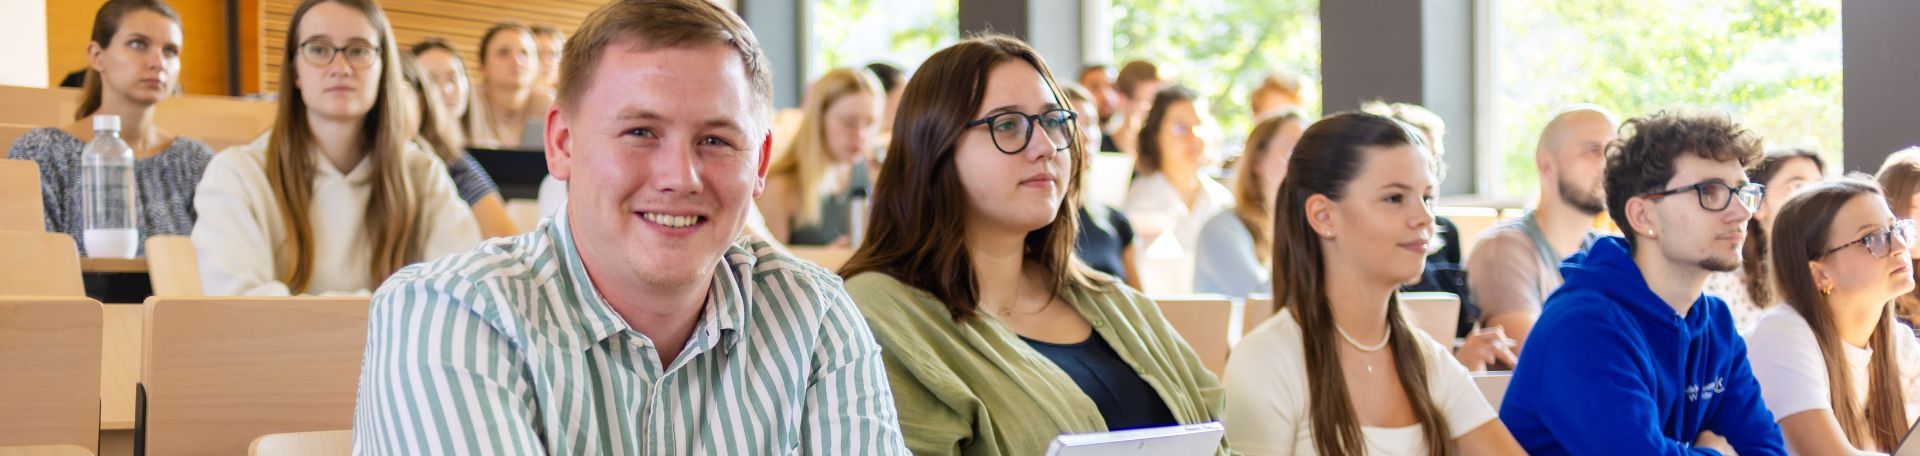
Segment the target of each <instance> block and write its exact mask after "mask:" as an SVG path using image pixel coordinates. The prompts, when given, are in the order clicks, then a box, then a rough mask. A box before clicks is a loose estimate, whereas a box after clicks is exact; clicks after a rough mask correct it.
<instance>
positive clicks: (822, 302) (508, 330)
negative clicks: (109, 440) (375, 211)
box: [353, 210, 907, 455]
mask: <svg viewBox="0 0 1920 456" xmlns="http://www.w3.org/2000/svg"><path fill="white" fill-rule="evenodd" d="M566 214H567V213H566V211H564V210H563V211H561V212H559V213H558V214H556V215H555V216H554V217H553V218H551V219H548V221H547V222H545V223H542V224H541V226H540V228H539V229H537V230H535V231H534V232H533V233H529V234H526V235H521V236H516V237H511V238H501V239H494V240H491V241H488V242H486V243H483V244H482V245H481V246H480V248H479V249H477V250H476V251H473V252H469V253H464V254H459V255H454V256H451V257H447V258H444V259H441V260H438V261H434V262H430V263H426V264H421V265H415V266H411V267H408V268H405V269H402V270H401V271H400V272H398V273H395V274H394V275H393V277H392V278H390V279H388V280H387V282H386V283H385V284H384V285H383V286H381V287H380V291H379V292H378V293H377V294H375V295H374V297H373V309H372V312H371V315H370V316H369V319H370V321H369V322H368V333H367V351H366V358H365V361H364V364H363V366H362V368H361V375H360V392H359V398H358V404H357V406H356V407H355V410H354V436H353V438H354V445H353V449H354V453H355V454H462V455H465V454H475V455H491V454H510V455H522V454H562V455H589V454H601V455H639V454H649V455H692V454H725V455H736V454H737V455H772V454H820V455H828V454H830V455H842V454H846V455H862V454H907V449H906V446H905V444H904V442H903V441H902V439H901V436H900V427H899V420H898V418H897V416H896V412H895V411H894V404H893V394H892V392H891V391H890V390H889V388H888V385H887V376H886V373H885V366H884V364H883V361H882V360H881V357H880V346H879V345H878V344H876V343H875V342H874V339H873V334H872V333H871V332H870V331H869V330H868V328H867V324H866V320H865V319H864V318H862V317H861V315H860V312H859V309H858V308H856V307H855V306H854V305H853V302H852V301H850V300H849V299H848V297H847V293H846V290H845V289H843V288H842V287H841V281H840V278H839V277H837V276H834V275H833V274H831V273H829V272H827V271H826V270H824V269H821V268H820V267H818V266H815V265H813V264H811V263H807V262H803V261H801V260H797V259H794V258H793V257H790V256H788V255H786V254H783V253H780V252H778V251H777V250H776V249H774V248H772V247H770V246H769V245H768V244H767V243H765V242H762V241H759V240H756V239H752V238H742V239H741V240H740V241H738V242H736V243H734V244H733V245H732V246H731V247H730V248H729V249H728V251H727V253H726V254H725V255H723V257H722V260H721V262H720V263H719V264H715V265H714V280H713V285H712V287H711V291H709V295H708V298H707V299H708V300H707V302H708V305H707V306H706V309H705V310H704V314H703V315H702V316H701V318H700V321H699V323H697V324H696V327H695V328H694V331H693V335H692V337H691V338H690V339H689V340H688V341H687V345H686V348H685V350H684V351H683V352H682V354H681V355H680V356H679V357H678V358H676V359H675V360H674V362H673V364H672V365H666V366H663V365H661V363H660V358H659V356H657V354H656V353H655V352H654V349H653V344H652V342H651V341H649V340H648V339H647V338H646V336H643V335H641V334H640V333H639V332H636V331H634V330H633V329H631V328H629V327H628V326H627V324H626V322H625V320H622V319H621V318H620V316H619V315H617V314H615V313H614V312H613V308H612V307H611V306H609V305H608V304H607V302H606V301H605V300H604V299H603V298H602V297H601V296H600V294H599V292H597V291H596V290H595V289H594V288H593V284H592V282H590V281H589V280H588V279H587V273H586V268H585V266H583V265H582V264H581V262H580V258H579V253H578V250H577V248H576V247H575V245H574V243H573V239H572V235H571V232H570V230H569V228H568V223H567V222H566V218H567V217H566Z"/></svg>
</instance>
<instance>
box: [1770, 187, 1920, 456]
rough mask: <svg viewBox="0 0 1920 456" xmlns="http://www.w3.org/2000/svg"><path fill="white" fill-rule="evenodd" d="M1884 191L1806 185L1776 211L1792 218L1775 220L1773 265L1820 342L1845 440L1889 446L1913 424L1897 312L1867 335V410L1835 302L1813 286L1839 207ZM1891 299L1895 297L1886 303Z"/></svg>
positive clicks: (1795, 307)
mask: <svg viewBox="0 0 1920 456" xmlns="http://www.w3.org/2000/svg"><path fill="white" fill-rule="evenodd" d="M1879 196H1880V189H1879V188H1877V187H1875V186H1874V184H1872V183H1869V182H1864V181H1856V180H1841V181H1834V182H1827V183H1822V184H1818V185H1815V186H1814V187H1812V188H1808V189H1804V190H1801V191H1800V193H1799V194H1798V195H1795V196H1794V197H1793V198H1792V199H1789V200H1787V204H1786V206H1783V207H1781V208H1780V213H1779V214H1775V215H1774V216H1775V217H1777V220H1792V221H1793V223H1782V224H1779V225H1775V228H1776V229H1775V230H1774V233H1773V268H1774V271H1775V273H1776V274H1778V276H1777V277H1778V280H1779V281H1780V283H1779V285H1780V294H1781V295H1782V296H1783V297H1785V298H1786V301H1787V305H1789V306H1792V307H1793V310H1794V311H1795V312H1799V313H1800V316H1801V317H1803V318H1805V319H1806V320H1807V326H1809V327H1811V328H1812V329H1813V340H1814V342H1816V343H1818V344H1819V345H1820V355H1821V358H1823V359H1825V360H1826V365H1827V396H1828V399H1829V400H1831V401H1832V402H1833V404H1832V405H1833V417H1834V418H1835V419H1837V420H1839V421H1840V429H1841V430H1842V431H1846V434H1847V440H1848V441H1850V442H1852V443H1853V444H1854V446H1858V447H1862V448H1865V447H1867V443H1869V442H1871V443H1873V444H1875V445H1877V446H1878V448H1880V449H1883V450H1884V449H1891V445H1893V444H1895V443H1898V442H1899V441H1900V436H1901V435H1903V434H1904V433H1905V431H1906V429H1907V411H1906V408H1905V407H1906V406H1905V404H1906V399H1905V398H1904V397H1902V396H1903V394H1902V392H1901V389H1900V384H1899V379H1900V371H1899V368H1900V367H1901V366H1899V365H1897V364H1896V363H1897V362H1898V361H1896V360H1895V359H1894V349H1893V338H1894V337H1897V336H1896V335H1895V334H1896V333H1894V332H1893V312H1891V311H1890V310H1891V309H1887V310H1883V311H1881V312H1880V319H1879V321H1878V322H1876V323H1874V327H1873V336H1872V337H1871V338H1869V339H1868V340H1867V348H1868V349H1871V350H1873V355H1872V358H1871V360H1870V361H1868V362H1867V366H1868V367H1867V376H1868V377H1869V378H1868V379H1867V397H1866V410H1861V409H1860V407H1859V406H1857V405H1855V403H1854V399H1855V398H1854V397H1853V394H1854V392H1853V386H1852V385H1853V370H1852V369H1850V368H1849V366H1848V363H1847V357H1846V352H1845V349H1844V348H1843V347H1842V344H1845V343H1846V342H1844V341H1841V340H1840V336H1839V334H1838V331H1839V330H1838V329H1837V328H1836V327H1835V323H1834V321H1833V320H1834V318H1835V317H1834V315H1833V308H1832V305H1831V304H1829V303H1828V302H1827V297H1826V296H1825V295H1824V294H1822V293H1820V292H1819V291H1818V289H1817V288H1818V287H1817V286H1816V285H1814V283H1813V271H1812V268H1811V267H1810V266H1809V265H1810V264H1811V263H1812V262H1813V261H1816V260H1817V259H1818V257H1819V256H1820V255H1821V254H1822V253H1823V252H1826V251H1827V248H1828V246H1827V235H1828V234H1829V230H1830V229H1832V228H1833V226H1832V225H1833V219H1834V217H1835V215H1836V214H1839V212H1840V208H1841V207H1843V206H1845V205H1846V203H1847V202H1848V201H1852V200H1853V199H1855V198H1860V197H1876V198H1877V197H1879ZM1891 305H1892V303H1891V302H1889V303H1887V305H1886V306H1887V307H1891Z"/></svg>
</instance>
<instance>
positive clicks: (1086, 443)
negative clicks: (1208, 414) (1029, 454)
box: [1047, 421, 1227, 456]
mask: <svg viewBox="0 0 1920 456" xmlns="http://www.w3.org/2000/svg"><path fill="white" fill-rule="evenodd" d="M1226 433H1227V428H1226V427H1224V426H1221V425H1220V422H1218V421H1209V422H1205V423H1198V424H1187V425H1179V426H1166V427H1154V428H1141V429H1130V430H1125V431H1115V432H1094V433H1087V434H1061V435H1060V436H1059V437H1055V438H1054V439H1053V445H1052V446H1050V447H1047V456H1133V455H1142V456H1144V455H1156V456H1158V455H1166V456H1183V455H1194V456H1205V455H1211V454H1214V453H1216V452H1218V451H1220V439H1221V438H1222V437H1224V436H1225V435H1226Z"/></svg>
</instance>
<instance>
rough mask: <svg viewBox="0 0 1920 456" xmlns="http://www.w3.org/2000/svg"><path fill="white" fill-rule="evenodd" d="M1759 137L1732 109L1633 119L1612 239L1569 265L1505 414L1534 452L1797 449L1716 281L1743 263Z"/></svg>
mask: <svg viewBox="0 0 1920 456" xmlns="http://www.w3.org/2000/svg"><path fill="white" fill-rule="evenodd" d="M1759 154H1760V140H1759V138H1757V137H1755V136H1754V135H1753V134H1752V133H1750V132H1748V131H1747V130H1746V129H1743V128H1741V127H1740V126H1739V125H1737V124H1735V123H1734V122H1733V121H1732V120H1731V119H1729V118H1727V117H1726V116H1724V115H1714V114H1698V113H1667V112H1661V113H1656V114H1654V115H1652V116H1648V117H1644V118H1638V119H1634V120H1631V121H1628V122H1627V126H1626V127H1625V128H1624V129H1623V133H1622V137H1621V139H1620V140H1619V141H1616V142H1615V143H1614V145H1613V146H1611V147H1610V150H1609V153H1608V155H1607V157H1606V171H1605V176H1606V178H1605V184H1604V185H1605V192H1606V196H1607V211H1608V214H1609V215H1610V216H1611V217H1612V218H1613V220H1614V223H1617V224H1618V225H1619V226H1620V229H1621V230H1622V231H1624V232H1625V233H1626V237H1625V238H1624V239H1623V238H1617V237H1608V238H1602V239H1600V240H1599V241H1598V242H1596V243H1594V245H1593V246H1592V247H1591V248H1589V249H1588V250H1587V251H1586V252H1584V253H1581V254H1577V255H1574V257H1573V258H1571V259H1568V260H1567V261H1566V264H1565V265H1564V266H1563V267H1562V268H1561V272H1562V274H1564V275H1565V276H1566V284H1565V285H1562V286H1561V287H1560V289H1559V291H1556V292H1554V294H1553V295H1552V296H1551V297H1548V298H1547V302H1546V305H1545V308H1546V310H1545V312H1544V313H1542V314H1541V315H1540V319H1539V322H1538V323H1536V324H1535V325H1534V327H1533V330H1532V332H1531V336H1532V337H1530V338H1529V340H1528V342H1527V349H1526V350H1525V351H1523V352H1522V353H1521V355H1520V364H1519V366H1517V368H1516V369H1515V371H1514V377H1513V383H1512V384H1510V385H1509V386H1508V389H1507V393H1506V396H1505V401H1504V403H1503V404H1502V406H1501V410H1500V418H1501V420H1503V421H1505V422H1506V424H1507V427H1508V428H1509V429H1510V430H1511V431H1512V432H1513V436H1514V437H1515V438H1516V439H1517V440H1519V441H1520V444H1521V445H1522V446H1524V447H1526V449H1527V452H1528V453H1530V454H1534V455H1558V454H1596V455H1599V454H1606V455H1614V454H1634V455H1677V454H1725V453H1726V452H1728V451H1736V452H1738V453H1739V454H1743V455H1756V454H1758V455H1784V454H1786V451H1785V450H1784V449H1783V445H1782V443H1781V438H1780V427H1779V426H1777V425H1775V424H1774V421H1773V415H1772V414H1770V413H1768V412H1767V408H1766V405H1765V404H1763V403H1762V401H1761V396H1760V385H1759V383H1757V382H1756V381H1755V380H1754V378H1753V371H1752V369H1751V368H1750V367H1749V366H1748V364H1747V354H1746V351H1747V348H1746V344H1745V343H1744V342H1743V341H1741V339H1740V335H1739V334H1737V333H1736V332H1735V330H1734V326H1733V318H1732V316H1731V315H1730V314H1729V313H1728V311H1727V305H1726V303H1724V302H1722V301H1721V300H1720V298H1717V297H1713V296H1709V295H1703V294H1701V291H1700V290H1701V289H1702V288H1703V287H1705V286H1706V280H1707V274H1708V273H1710V272H1713V271H1729V270H1733V269H1734V268H1738V267H1740V245H1741V243H1742V242H1743V241H1744V240H1745V239H1746V224H1747V219H1748V218H1750V217H1752V216H1753V209H1754V205H1755V204H1758V202H1759V199H1760V193H1761V187H1760V186H1759V185H1755V184H1751V183H1748V182H1747V176H1746V171H1745V168H1746V165H1747V164H1748V163H1752V162H1754V161H1755V160H1758V158H1759Z"/></svg>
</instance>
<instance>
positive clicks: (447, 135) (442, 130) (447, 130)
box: [400, 53, 467, 166]
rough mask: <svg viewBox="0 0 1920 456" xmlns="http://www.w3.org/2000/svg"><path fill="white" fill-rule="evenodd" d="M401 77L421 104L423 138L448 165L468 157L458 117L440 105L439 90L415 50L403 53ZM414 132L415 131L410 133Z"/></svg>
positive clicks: (421, 138)
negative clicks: (416, 55) (421, 66)
mask: <svg viewBox="0 0 1920 456" xmlns="http://www.w3.org/2000/svg"><path fill="white" fill-rule="evenodd" d="M400 79H401V80H402V82H405V83H406V85H407V87H410V88H412V89H413V93H414V100H413V101H414V102H415V103H418V104H419V106H420V131H419V132H417V133H418V134H419V135H420V141H421V142H424V143H426V146H427V148H429V149H432V150H429V151H428V152H432V153H433V154H434V155H439V156H440V161H443V162H446V163H447V166H453V163H454V162H456V161H460V160H465V159H466V158H467V139H466V138H465V137H462V136H461V135H460V127H459V126H458V125H457V124H456V123H455V122H457V121H458V119H455V118H453V114H452V113H449V112H447V105H444V104H441V100H440V91H439V90H438V89H437V88H435V87H434V86H433V82H431V81H429V80H428V79H427V72H426V71H425V70H423V69H421V68H420V59H419V58H418V57H415V56H414V54H412V53H407V54H401V55H400ZM408 133H415V132H408Z"/></svg>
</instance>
